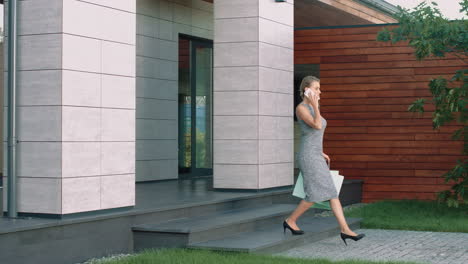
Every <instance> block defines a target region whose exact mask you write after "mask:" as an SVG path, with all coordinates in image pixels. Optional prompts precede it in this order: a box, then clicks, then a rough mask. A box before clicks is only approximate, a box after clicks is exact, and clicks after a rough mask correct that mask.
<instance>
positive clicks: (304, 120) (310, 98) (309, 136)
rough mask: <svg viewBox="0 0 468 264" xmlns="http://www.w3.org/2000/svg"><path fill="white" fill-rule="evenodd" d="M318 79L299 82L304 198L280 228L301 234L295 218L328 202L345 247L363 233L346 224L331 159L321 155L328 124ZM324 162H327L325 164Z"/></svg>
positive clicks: (299, 118)
mask: <svg viewBox="0 0 468 264" xmlns="http://www.w3.org/2000/svg"><path fill="white" fill-rule="evenodd" d="M320 94H321V91H320V80H319V79H318V78H317V77H314V76H306V77H304V79H303V80H302V83H301V87H300V95H301V98H302V99H303V101H302V102H301V103H300V104H299V105H298V106H297V107H296V116H297V119H298V122H299V126H300V128H301V145H300V150H299V156H298V162H299V169H300V170H301V172H302V175H303V178H304V192H305V194H306V197H305V198H304V199H303V200H302V201H301V202H300V203H299V205H298V206H297V208H296V209H295V210H294V212H293V213H292V214H291V215H290V216H289V217H288V218H286V220H284V222H283V229H284V231H286V228H287V229H289V230H291V232H292V233H293V234H294V235H302V234H304V231H302V230H301V229H300V228H299V227H298V226H297V224H296V221H297V219H298V218H299V217H300V216H301V215H302V214H303V213H304V212H305V211H307V209H309V208H310V207H311V206H312V205H313V204H314V202H322V201H328V200H329V201H330V206H331V208H332V211H333V213H334V215H335V217H336V219H337V221H338V224H339V225H340V228H341V234H340V236H341V239H343V242H344V243H345V244H346V245H347V243H346V239H348V238H349V239H353V240H354V241H357V240H359V239H361V238H363V237H364V234H359V235H358V234H356V233H354V232H353V231H352V230H351V229H350V228H349V226H348V224H347V223H346V220H345V217H344V214H343V208H342V207H341V203H340V200H339V199H338V192H337V190H336V188H335V185H334V183H333V179H332V176H331V174H330V170H329V167H328V165H327V162H328V164H330V157H328V155H327V154H325V153H323V151H322V150H323V145H322V143H323V134H324V132H325V128H326V126H327V121H326V120H325V118H323V117H322V116H321V115H320V110H319V102H318V101H319V99H320ZM325 160H326V161H327V162H326V161H325Z"/></svg>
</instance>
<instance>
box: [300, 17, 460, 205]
mask: <svg viewBox="0 0 468 264" xmlns="http://www.w3.org/2000/svg"><path fill="white" fill-rule="evenodd" d="M382 28H383V27H382V26H381V25H378V26H371V27H355V28H325V29H310V30H297V31H295V56H294V59H295V63H296V64H320V79H321V87H322V94H321V112H322V114H323V116H324V117H325V118H326V119H327V121H328V125H327V129H326V133H325V136H324V151H325V153H327V154H329V155H330V157H331V159H332V163H331V165H332V169H335V170H339V171H340V173H341V174H343V175H345V177H347V178H349V179H362V180H364V188H363V201H364V202H372V201H378V200H382V199H425V200H427V199H435V197H436V196H435V193H436V192H437V191H441V190H446V189H448V188H449V186H450V184H446V183H445V182H444V179H443V178H442V177H441V175H443V174H444V173H445V172H447V170H448V169H450V168H452V167H453V166H454V165H455V161H456V159H457V158H460V157H462V156H461V148H462V142H454V141H452V140H451V135H452V133H453V131H455V130H456V129H458V128H459V126H458V125H457V124H456V123H452V124H450V125H449V126H447V127H443V128H442V129H440V130H433V128H432V112H433V111H434V106H432V105H427V106H426V108H425V110H426V112H425V113H423V114H417V113H411V112H408V106H409V105H410V104H411V103H412V102H413V101H414V100H416V99H418V98H426V99H430V98H431V93H430V91H429V88H428V82H429V81H430V80H431V79H432V78H435V77H437V76H443V77H448V78H450V77H452V76H453V74H454V72H455V70H457V69H460V68H461V67H466V64H465V63H464V62H463V61H461V60H460V59H458V58H457V57H456V56H453V55H447V56H446V57H443V58H428V59H425V60H423V61H418V60H417V59H416V58H415V56H414V54H413V53H414V50H413V49H412V48H410V47H408V46H407V43H406V42H402V43H396V44H394V45H392V44H390V43H382V42H377V41H376V40H375V39H376V36H377V32H378V31H379V30H380V29H382Z"/></svg>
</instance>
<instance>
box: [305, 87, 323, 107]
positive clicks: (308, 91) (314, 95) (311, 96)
mask: <svg viewBox="0 0 468 264" xmlns="http://www.w3.org/2000/svg"><path fill="white" fill-rule="evenodd" d="M304 95H305V96H306V97H307V99H309V101H310V102H311V103H312V105H314V106H318V100H319V96H318V94H317V93H316V92H315V91H313V90H312V89H306V90H305V92H304Z"/></svg>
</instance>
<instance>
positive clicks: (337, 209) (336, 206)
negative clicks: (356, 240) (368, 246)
mask: <svg viewBox="0 0 468 264" xmlns="http://www.w3.org/2000/svg"><path fill="white" fill-rule="evenodd" d="M330 206H331V208H332V211H333V214H335V217H336V220H337V221H338V224H339V225H340V228H341V232H342V233H345V234H347V235H351V236H357V234H356V233H354V232H353V231H352V230H351V229H350V228H349V226H348V223H346V219H345V216H344V213H343V207H342V206H341V202H340V199H338V198H333V199H330Z"/></svg>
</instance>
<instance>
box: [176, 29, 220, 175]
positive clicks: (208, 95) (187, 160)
mask: <svg viewBox="0 0 468 264" xmlns="http://www.w3.org/2000/svg"><path fill="white" fill-rule="evenodd" d="M212 94H213V45H212V43H211V42H210V41H203V40H199V39H193V38H190V37H186V36H183V35H181V36H180V38H179V173H180V176H182V177H183V178H184V177H193V176H207V175H212V173H213V171H212V168H213V145H212V142H213V131H212V130H213V129H212V128H213V126H212V122H213V120H212V119H213V114H212V106H213V104H212V98H213V96H212Z"/></svg>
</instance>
